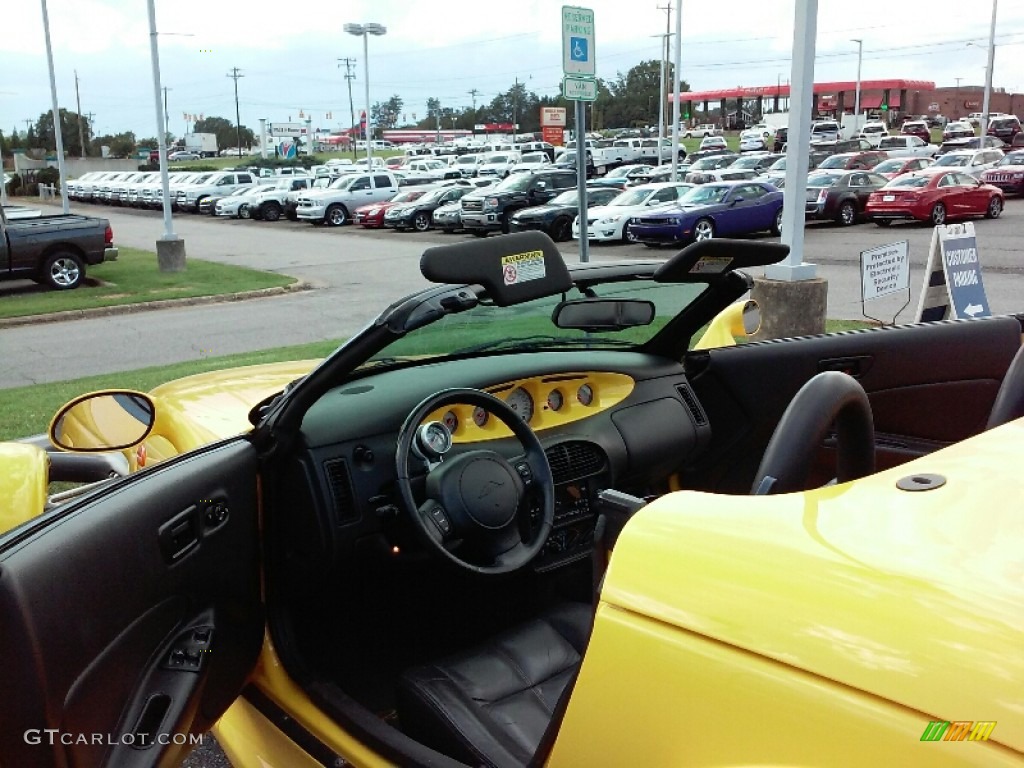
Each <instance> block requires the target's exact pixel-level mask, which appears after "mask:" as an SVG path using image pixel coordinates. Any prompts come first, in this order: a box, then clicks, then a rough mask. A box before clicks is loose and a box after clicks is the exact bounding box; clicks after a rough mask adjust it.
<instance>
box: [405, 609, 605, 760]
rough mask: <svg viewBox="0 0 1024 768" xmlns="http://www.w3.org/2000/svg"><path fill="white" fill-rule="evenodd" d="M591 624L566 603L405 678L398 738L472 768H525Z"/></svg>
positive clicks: (577, 660)
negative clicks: (481, 767)
mask: <svg viewBox="0 0 1024 768" xmlns="http://www.w3.org/2000/svg"><path fill="white" fill-rule="evenodd" d="M591 621H592V610H591V607H590V606H589V605H586V604H583V603H567V604H564V605H560V606H558V607H557V608H555V609H553V610H550V611H547V612H545V613H544V614H542V615H541V616H539V617H538V618H536V619H533V620H531V621H530V622H528V623H526V624H524V625H522V626H519V627H515V628H514V629H511V630H509V631H507V632H504V633H503V634H501V635H499V636H498V637H495V638H493V639H492V640H490V641H489V642H488V643H486V644H484V645H482V646H480V647H478V648H472V649H469V650H466V651H463V652H461V653H459V654H456V655H453V656H449V657H448V658H446V659H443V660H441V661H438V662H436V663H433V664H425V665H423V666H419V667H414V668H413V669H410V670H408V671H406V672H405V673H404V674H403V675H402V677H401V680H400V681H399V690H398V714H399V720H400V722H401V725H402V730H404V731H405V732H406V733H407V734H408V735H409V736H411V737H412V738H414V739H416V740H417V741H420V742H422V743H424V744H426V745H427V746H430V747H432V748H434V749H436V750H438V751H439V752H443V753H445V754H447V755H449V756H451V757H454V758H456V759H460V760H464V761H468V762H470V763H480V762H483V763H486V764H489V765H497V766H506V765H509V766H513V765H518V766H521V765H525V764H526V763H528V762H529V761H530V759H531V757H532V756H533V754H534V752H535V751H536V749H537V746H538V745H539V744H540V741H541V738H542V737H543V735H544V732H545V731H546V730H547V728H548V725H549V724H550V722H551V719H552V715H553V713H554V712H555V709H556V707H557V706H558V703H559V700H560V699H561V697H562V694H563V693H564V692H565V691H566V689H567V688H568V686H569V685H570V684H571V682H572V681H573V679H574V678H575V674H576V670H577V668H578V666H579V663H580V659H581V658H582V655H583V650H584V648H585V646H586V642H587V637H588V636H589V634H590V626H591Z"/></svg>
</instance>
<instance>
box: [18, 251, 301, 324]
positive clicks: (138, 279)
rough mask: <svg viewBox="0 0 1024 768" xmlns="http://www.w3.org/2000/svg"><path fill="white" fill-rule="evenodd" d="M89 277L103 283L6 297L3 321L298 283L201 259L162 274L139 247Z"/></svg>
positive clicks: (89, 271) (152, 257)
mask: <svg viewBox="0 0 1024 768" xmlns="http://www.w3.org/2000/svg"><path fill="white" fill-rule="evenodd" d="M86 274H87V276H88V277H91V278H97V279H99V280H102V281H103V284H102V285H98V286H91V285H88V284H83V285H81V286H80V287H78V288H76V289H74V290H71V291H55V290H52V289H50V288H43V287H42V286H40V287H39V288H36V287H35V286H33V287H32V288H31V289H28V290H27V291H26V292H24V293H12V294H8V295H5V296H4V297H3V299H2V300H0V318H3V317H26V316H30V315H40V314H45V313H47V312H60V311H62V310H70V309H89V308H94V307H112V306H120V305H124V304H140V303H145V302H150V301H157V300H160V299H181V298H192V297H195V296H223V295H227V294H232V293H239V292H242V291H254V290H258V289H261V288H274V287H278V286H283V285H289V284H291V283H294V282H295V278H292V277H288V276H287V275H277V274H273V273H271V272H260V271H259V270H255V269H249V268H248V267H236V266H231V265H229V264H215V263H213V262H210V261H200V260H199V259H189V260H188V262H187V269H186V270H185V271H184V272H160V271H159V270H158V269H157V263H156V254H155V253H151V252H149V251H142V250H138V249H136V248H121V249H120V254H119V256H118V259H117V261H113V262H105V263H103V264H97V265H96V266H93V267H88V268H87V271H86Z"/></svg>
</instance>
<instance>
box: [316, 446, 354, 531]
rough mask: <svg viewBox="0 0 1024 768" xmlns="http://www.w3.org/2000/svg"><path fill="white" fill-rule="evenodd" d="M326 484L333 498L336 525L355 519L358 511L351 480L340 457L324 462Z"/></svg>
mask: <svg viewBox="0 0 1024 768" xmlns="http://www.w3.org/2000/svg"><path fill="white" fill-rule="evenodd" d="M324 472H325V473H326V474H327V484H328V485H329V486H330V489H331V498H332V499H333V500H334V511H335V514H337V516H338V525H344V524H345V523H350V522H352V521H353V520H355V519H356V518H357V517H358V516H359V513H358V511H357V510H356V504H355V498H354V497H353V495H352V480H351V478H349V476H348V467H347V466H346V464H345V462H344V461H343V460H342V459H331V460H330V461H325V462H324Z"/></svg>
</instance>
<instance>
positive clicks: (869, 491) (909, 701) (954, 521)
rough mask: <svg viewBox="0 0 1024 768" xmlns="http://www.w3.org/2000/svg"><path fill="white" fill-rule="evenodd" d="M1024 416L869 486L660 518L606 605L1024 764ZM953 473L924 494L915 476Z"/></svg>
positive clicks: (626, 543) (731, 501)
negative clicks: (971, 727)
mask: <svg viewBox="0 0 1024 768" xmlns="http://www.w3.org/2000/svg"><path fill="white" fill-rule="evenodd" d="M1021 445H1024V419H1022V420H1020V421H1017V422H1015V423H1011V424H1008V425H1006V426H1004V427H1001V428H999V429H996V430H993V431H990V432H987V433H984V434H983V435H980V436H978V437H975V438H973V439H971V440H967V441H965V442H962V443H959V444H957V445H954V446H952V447H950V448H947V449H945V450H942V451H939V452H936V453H934V454H932V455H930V456H926V457H923V458H921V459H918V460H916V461H914V462H912V463H909V464H906V465H904V466H902V467H897V468H895V469H892V470H889V471H885V472H881V473H878V474H876V475H873V476H871V477H868V478H865V479H863V480H860V481H856V482H853V483H847V484H844V485H841V486H834V487H828V488H823V489H819V490H815V491H810V492H807V493H795V494H788V495H780V496H763V497H744V496H723V495H713V494H704V493H695V492H679V493H673V494H669V495H667V496H664V497H662V498H660V499H658V500H657V501H655V502H654V503H652V504H651V505H649V506H648V507H646V508H644V509H642V510H641V511H640V512H639V513H638V514H637V515H636V516H635V517H634V518H633V519H632V520H631V521H630V522H629V524H628V525H627V526H626V528H625V529H624V531H623V534H622V536H621V537H620V539H619V541H618V544H617V546H616V548H615V553H614V556H613V557H612V562H611V566H610V569H609V572H608V575H607V579H606V582H605V586H604V589H603V592H602V601H604V602H606V603H609V604H611V605H613V606H616V607H619V608H622V609H625V610H628V611H631V612H633V613H635V614H640V615H644V616H649V617H652V618H653V619H655V620H657V621H659V622H662V623H665V624H668V625H674V626H676V627H679V628H682V629H684V630H686V631H689V632H693V633H697V634H699V635H702V636H705V637H708V638H712V639H714V640H716V641H718V642H721V643H726V644H728V645H731V646H733V647H737V648H741V649H744V650H747V651H750V652H753V653H756V654H759V655H761V656H763V657H767V658H770V659H773V660H775V661H777V662H780V663H782V664H786V665H789V666H791V667H795V668H798V669H801V670H806V671H808V672H811V673H813V674H815V675H818V676H820V677H821V678H825V679H829V680H834V681H837V682H839V683H842V684H844V685H846V686H851V687H853V688H856V689H858V690H862V691H865V692H868V693H871V694H873V695H875V696H879V697H882V698H884V699H887V700H889V701H892V702H896V703H898V704H901V705H903V706H904V707H907V708H910V709H913V710H916V711H918V712H920V713H922V727H923V725H924V723H926V722H928V721H929V720H948V721H956V720H985V721H997V722H998V725H997V727H996V728H995V730H994V732H993V733H992V736H991V741H994V742H1000V743H1002V744H1005V745H1007V746H1009V747H1011V748H1013V749H1015V750H1017V751H1021V752H1024V652H1022V651H1024V513H1022V509H1024V474H1022V473H1021V471H1020V467H1019V466H1018V463H1019V462H1018V460H1017V458H1018V457H1019V455H1020V446H1021ZM922 473H937V474H940V475H943V476H944V477H945V478H946V480H947V482H946V484H945V485H944V486H942V487H940V488H936V489H934V490H929V491H923V492H906V491H901V490H898V489H897V488H896V481H897V480H899V479H900V478H902V477H904V476H907V475H912V474H922Z"/></svg>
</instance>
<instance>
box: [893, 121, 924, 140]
mask: <svg viewBox="0 0 1024 768" xmlns="http://www.w3.org/2000/svg"><path fill="white" fill-rule="evenodd" d="M900 133H902V134H903V135H904V136H917V137H918V138H919V139H922V140H923V141H926V142H931V140H932V132H931V129H930V128H929V127H928V123H926V122H925V121H924V120H908V121H907V122H905V123H904V124H903V127H902V128H900Z"/></svg>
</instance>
